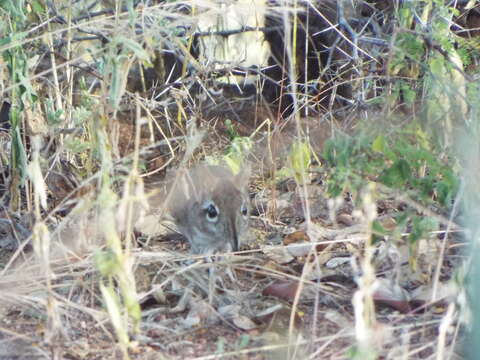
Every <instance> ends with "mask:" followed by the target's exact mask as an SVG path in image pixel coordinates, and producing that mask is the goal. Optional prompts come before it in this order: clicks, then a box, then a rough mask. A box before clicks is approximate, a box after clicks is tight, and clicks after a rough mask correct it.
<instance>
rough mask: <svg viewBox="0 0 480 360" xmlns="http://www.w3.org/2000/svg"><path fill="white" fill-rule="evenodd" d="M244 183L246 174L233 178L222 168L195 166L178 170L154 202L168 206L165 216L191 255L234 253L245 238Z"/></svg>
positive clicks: (246, 202)
mask: <svg viewBox="0 0 480 360" xmlns="http://www.w3.org/2000/svg"><path fill="white" fill-rule="evenodd" d="M247 180H248V175H247V173H246V172H245V173H240V174H239V175H233V174H232V172H231V171H230V170H229V169H227V168H225V167H222V166H211V165H198V166H196V167H194V168H192V169H189V170H187V169H184V170H179V171H178V172H177V173H176V175H175V176H174V177H173V178H172V179H170V181H169V184H168V185H167V186H166V189H167V190H166V192H163V194H161V195H162V196H161V198H158V196H157V199H156V200H155V202H158V203H159V204H161V203H162V201H163V202H164V201H166V202H167V203H166V206H165V208H166V210H167V214H168V215H167V216H168V217H170V219H171V220H172V221H173V222H174V223H175V225H176V226H177V228H178V231H179V232H180V233H181V234H182V235H183V236H185V237H186V238H187V240H188V241H189V243H190V246H191V251H192V253H194V254H212V253H215V252H229V251H237V250H238V249H239V248H240V244H241V242H242V239H243V238H245V237H246V235H247V234H248V226H249V214H250V201H249V197H248V194H247V191H246V185H247ZM159 195H160V194H159ZM139 229H140V231H141V227H139Z"/></svg>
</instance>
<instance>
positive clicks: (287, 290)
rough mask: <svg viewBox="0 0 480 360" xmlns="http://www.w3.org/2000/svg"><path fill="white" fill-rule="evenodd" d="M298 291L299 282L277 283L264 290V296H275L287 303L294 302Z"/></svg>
mask: <svg viewBox="0 0 480 360" xmlns="http://www.w3.org/2000/svg"><path fill="white" fill-rule="evenodd" d="M297 290H298V282H297V281H275V282H274V283H273V284H270V285H269V286H267V287H266V288H265V289H263V292H262V295H263V296H273V297H276V298H279V299H282V300H285V301H289V302H293V300H294V299H295V295H296V294H297Z"/></svg>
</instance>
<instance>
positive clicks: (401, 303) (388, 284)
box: [373, 279, 412, 314]
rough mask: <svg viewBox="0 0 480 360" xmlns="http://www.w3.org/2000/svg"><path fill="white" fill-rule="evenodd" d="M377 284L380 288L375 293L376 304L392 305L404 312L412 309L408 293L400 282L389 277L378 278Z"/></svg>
mask: <svg viewBox="0 0 480 360" xmlns="http://www.w3.org/2000/svg"><path fill="white" fill-rule="evenodd" d="M377 284H378V288H377V289H376V290H375V292H374V293H373V300H374V301H375V304H377V305H387V306H390V307H392V308H394V309H395V310H398V311H400V312H401V313H402V314H406V313H409V312H410V311H411V310H412V308H411V306H410V303H409V301H410V299H409V298H408V293H407V292H406V291H405V290H404V289H403V288H401V287H400V286H399V285H398V284H396V283H394V282H393V281H389V280H387V279H377Z"/></svg>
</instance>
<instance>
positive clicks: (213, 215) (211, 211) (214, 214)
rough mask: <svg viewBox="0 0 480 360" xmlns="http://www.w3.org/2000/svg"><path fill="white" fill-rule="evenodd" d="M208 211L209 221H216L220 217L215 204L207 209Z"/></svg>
mask: <svg viewBox="0 0 480 360" xmlns="http://www.w3.org/2000/svg"><path fill="white" fill-rule="evenodd" d="M205 210H206V211H207V220H210V221H212V220H215V219H216V218H217V217H218V210H217V207H216V206H215V205H213V204H210V205H208V206H207V208H206V209H205Z"/></svg>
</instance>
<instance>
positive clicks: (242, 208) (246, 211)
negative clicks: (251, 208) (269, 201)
mask: <svg viewBox="0 0 480 360" xmlns="http://www.w3.org/2000/svg"><path fill="white" fill-rule="evenodd" d="M240 211H241V212H242V215H243V216H247V215H248V209H247V207H246V206H245V205H242V207H241V209H240Z"/></svg>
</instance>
